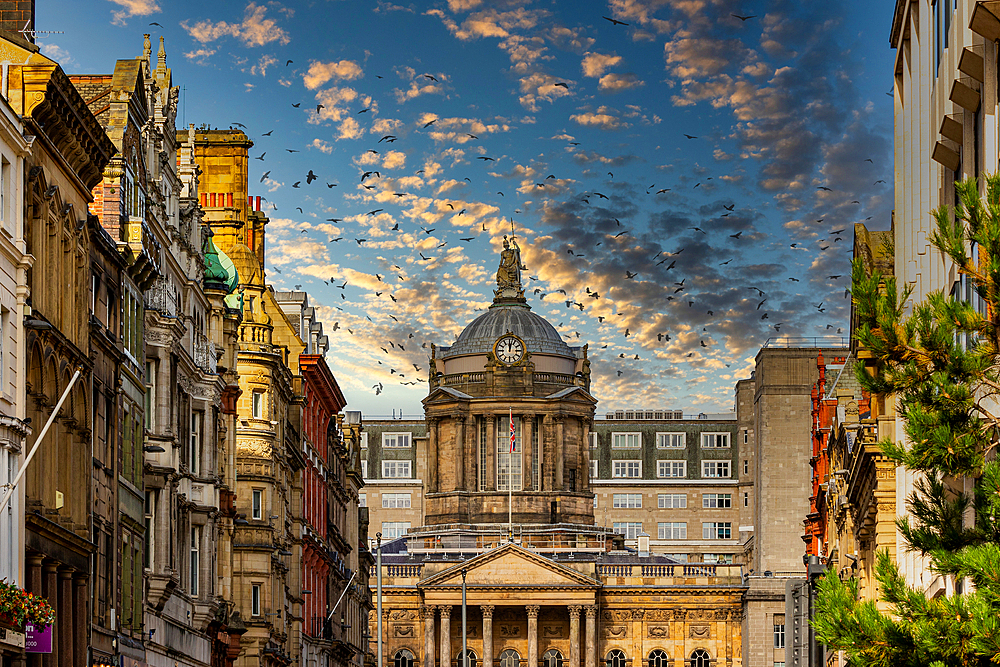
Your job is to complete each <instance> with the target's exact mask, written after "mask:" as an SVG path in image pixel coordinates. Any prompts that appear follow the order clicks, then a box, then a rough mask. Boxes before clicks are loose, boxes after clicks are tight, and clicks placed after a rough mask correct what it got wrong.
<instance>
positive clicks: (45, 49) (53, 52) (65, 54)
mask: <svg viewBox="0 0 1000 667" xmlns="http://www.w3.org/2000/svg"><path fill="white" fill-rule="evenodd" d="M37 44H38V48H39V49H40V50H41V52H42V53H43V54H44V55H46V56H48V57H49V58H52V60H55V61H56V62H57V63H59V64H60V65H62V67H63V69H66V68H67V67H78V63H77V62H76V60H75V59H74V58H73V56H71V55H70V53H69V51H67V50H66V49H64V48H62V47H61V46H59V45H58V44H45V43H43V42H37Z"/></svg>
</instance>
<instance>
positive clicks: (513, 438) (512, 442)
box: [510, 410, 517, 454]
mask: <svg viewBox="0 0 1000 667" xmlns="http://www.w3.org/2000/svg"><path fill="white" fill-rule="evenodd" d="M516 433H517V432H516V431H515V430H514V411H513V410H511V411H510V453H511V454H513V453H514V446H515V443H516V442H517V435H516Z"/></svg>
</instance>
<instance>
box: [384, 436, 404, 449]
mask: <svg viewBox="0 0 1000 667" xmlns="http://www.w3.org/2000/svg"><path fill="white" fill-rule="evenodd" d="M409 446H410V434H409V433H383V434H382V447H384V448H387V449H404V448H406V447H409Z"/></svg>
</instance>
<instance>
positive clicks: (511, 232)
mask: <svg viewBox="0 0 1000 667" xmlns="http://www.w3.org/2000/svg"><path fill="white" fill-rule="evenodd" d="M510 240H511V241H513V240H514V218H511V219H510Z"/></svg>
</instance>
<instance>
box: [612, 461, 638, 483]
mask: <svg viewBox="0 0 1000 667" xmlns="http://www.w3.org/2000/svg"><path fill="white" fill-rule="evenodd" d="M611 464H612V465H611V477H612V479H642V459H612V461H611ZM619 466H624V470H625V474H624V475H619V474H618V467H619ZM633 466H638V468H637V474H635V475H630V474H628V473H629V472H631V468H632V467H633Z"/></svg>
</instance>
